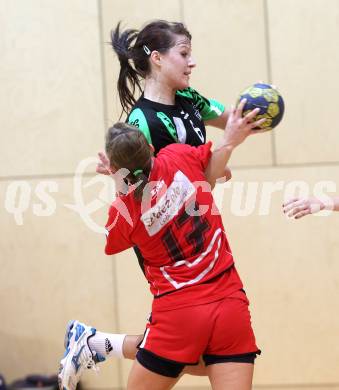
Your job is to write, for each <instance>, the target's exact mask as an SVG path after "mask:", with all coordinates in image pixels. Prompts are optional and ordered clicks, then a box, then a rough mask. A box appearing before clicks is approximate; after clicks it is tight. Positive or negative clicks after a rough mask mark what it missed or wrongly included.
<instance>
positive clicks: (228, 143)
mask: <svg viewBox="0 0 339 390" xmlns="http://www.w3.org/2000/svg"><path fill="white" fill-rule="evenodd" d="M245 103H246V100H245V99H244V100H242V101H241V102H240V103H239V105H238V107H236V108H234V109H232V110H231V112H230V115H229V118H228V121H227V125H226V128H225V132H224V137H223V140H222V143H221V144H220V145H219V146H218V147H217V148H216V149H215V150H214V151H213V153H212V156H211V159H210V161H209V163H208V166H207V168H206V170H205V175H206V178H207V181H208V182H209V183H210V184H211V186H212V187H213V186H214V184H215V181H216V180H217V179H219V178H221V177H223V176H224V175H225V167H226V165H227V163H228V160H229V159H230V157H231V154H232V152H233V150H234V148H236V147H237V146H238V145H240V144H241V143H242V142H244V141H245V139H246V138H247V137H248V136H249V135H250V134H254V133H255V132H254V131H253V129H254V128H255V127H259V126H260V124H261V123H263V121H264V119H260V120H258V121H255V122H254V121H253V118H254V117H255V116H256V115H257V113H258V112H259V109H254V110H252V111H251V112H249V113H248V114H247V115H245V116H244V117H243V116H242V111H243V108H244V105H245Z"/></svg>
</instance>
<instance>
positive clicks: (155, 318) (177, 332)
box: [139, 290, 260, 364]
mask: <svg viewBox="0 0 339 390" xmlns="http://www.w3.org/2000/svg"><path fill="white" fill-rule="evenodd" d="M248 305H249V302H248V299H247V297H246V295H245V293H244V292H243V291H241V290H240V291H236V292H235V293H233V294H232V295H230V296H228V297H225V298H223V299H221V300H218V301H215V302H211V303H207V304H202V305H197V306H191V307H184V308H179V309H175V310H169V311H159V312H157V311H156V312H152V316H151V319H150V322H149V323H148V324H147V327H146V331H145V335H144V339H143V341H142V342H141V344H140V347H139V348H140V349H144V350H146V351H149V352H151V353H152V354H154V355H155V356H157V357H160V358H163V359H166V360H170V361H174V362H178V363H183V364H196V363H197V362H198V361H199V357H200V356H203V357H204V360H205V362H206V363H207V364H208V361H212V363H211V364H213V358H214V357H216V358H219V357H220V358H229V357H234V356H241V355H246V354H250V353H260V351H259V350H258V347H257V346H256V342H255V337H254V333H253V330H252V326H251V316H250V312H249V310H248Z"/></svg>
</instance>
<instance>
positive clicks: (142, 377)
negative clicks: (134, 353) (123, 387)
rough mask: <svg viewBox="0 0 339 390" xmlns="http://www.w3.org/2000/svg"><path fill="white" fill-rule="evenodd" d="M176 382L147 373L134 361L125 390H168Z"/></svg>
mask: <svg viewBox="0 0 339 390" xmlns="http://www.w3.org/2000/svg"><path fill="white" fill-rule="evenodd" d="M178 380H179V378H169V377H167V376H162V375H159V374H156V373H154V372H152V371H149V370H147V369H146V368H145V367H143V366H142V365H141V364H140V363H139V362H138V361H137V360H135V361H134V364H133V367H132V369H131V371H130V373H129V377H128V382H127V390H150V389H152V390H170V389H172V388H173V386H174V385H175V384H176V383H177V381H178Z"/></svg>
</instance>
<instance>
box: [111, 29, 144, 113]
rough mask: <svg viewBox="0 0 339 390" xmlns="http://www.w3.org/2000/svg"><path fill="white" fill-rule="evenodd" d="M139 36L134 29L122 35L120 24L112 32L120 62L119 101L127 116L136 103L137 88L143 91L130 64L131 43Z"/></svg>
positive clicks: (114, 47) (113, 42)
mask: <svg viewBox="0 0 339 390" xmlns="http://www.w3.org/2000/svg"><path fill="white" fill-rule="evenodd" d="M137 36H138V32H137V30H132V29H130V30H126V31H124V32H121V33H120V22H119V23H118V25H117V27H116V29H115V30H112V31H111V42H112V47H113V50H114V51H115V53H116V54H117V56H118V59H119V62H120V72H119V78H118V92H119V99H120V103H121V106H122V110H123V112H125V113H126V114H128V110H129V108H130V107H132V106H133V105H134V103H135V98H134V94H135V90H136V88H138V89H139V91H141V85H140V81H139V75H138V72H137V71H136V70H135V69H134V68H133V67H132V66H131V64H130V60H131V59H132V54H131V51H132V49H131V43H132V42H133V41H134V40H135V39H136V37H137ZM129 86H130V87H129Z"/></svg>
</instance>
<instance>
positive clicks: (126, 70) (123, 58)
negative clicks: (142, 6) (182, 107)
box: [111, 20, 192, 114]
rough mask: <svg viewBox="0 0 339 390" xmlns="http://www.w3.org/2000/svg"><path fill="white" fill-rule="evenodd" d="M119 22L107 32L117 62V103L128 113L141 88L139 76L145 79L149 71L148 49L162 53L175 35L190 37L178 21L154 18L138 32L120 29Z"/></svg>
mask: <svg viewBox="0 0 339 390" xmlns="http://www.w3.org/2000/svg"><path fill="white" fill-rule="evenodd" d="M120 24H121V23H120V22H119V23H118V24H117V26H116V28H115V29H113V30H112V31H111V43H112V48H113V50H114V52H115V53H116V55H117V56H118V59H119V62H120V73H119V79H118V92H119V98H120V103H121V106H122V111H123V112H125V113H126V114H128V113H129V110H130V108H131V107H132V106H133V105H134V104H135V101H136V100H135V97H134V94H135V92H136V89H138V90H139V91H140V92H141V90H142V88H141V84H140V78H145V77H146V76H147V75H148V74H149V73H150V72H151V65H150V61H149V57H150V54H151V53H152V51H153V50H157V51H159V52H160V53H166V51H168V50H169V49H170V48H171V47H173V46H174V45H175V42H176V36H177V35H184V36H186V37H187V38H188V39H189V40H191V39H192V37H191V34H190V33H189V32H188V30H187V29H186V27H185V26H184V25H183V24H182V23H176V22H173V23H172V22H167V21H165V20H156V21H154V22H151V23H148V24H147V25H146V26H145V27H144V28H143V29H142V30H140V31H138V30H133V29H128V30H125V31H120ZM133 42H134V44H133ZM131 62H132V63H133V66H132V64H131Z"/></svg>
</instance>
